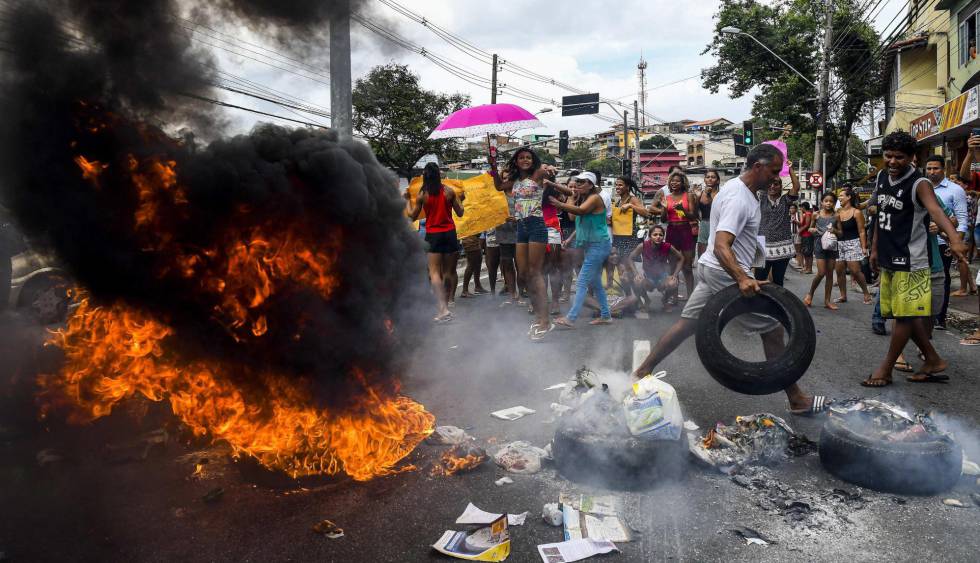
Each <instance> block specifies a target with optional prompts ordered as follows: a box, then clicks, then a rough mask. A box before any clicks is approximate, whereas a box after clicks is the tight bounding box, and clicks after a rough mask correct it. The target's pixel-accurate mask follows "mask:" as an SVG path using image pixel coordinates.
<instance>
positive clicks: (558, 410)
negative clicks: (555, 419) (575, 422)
mask: <svg viewBox="0 0 980 563" xmlns="http://www.w3.org/2000/svg"><path fill="white" fill-rule="evenodd" d="M570 410H572V407H570V406H568V405H562V404H559V403H551V412H553V413H555V414H556V415H558V416H561V415H563V414H565V413H566V412H568V411H570Z"/></svg>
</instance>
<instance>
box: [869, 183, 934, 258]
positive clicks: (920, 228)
mask: <svg viewBox="0 0 980 563" xmlns="http://www.w3.org/2000/svg"><path fill="white" fill-rule="evenodd" d="M921 181H925V182H929V180H928V179H926V178H924V177H923V176H922V174H921V173H919V171H918V170H916V169H915V167H913V166H909V167H908V169H907V170H906V171H905V174H903V175H902V176H901V177H900V178H899V179H898V180H895V181H893V180H892V179H891V177H890V176H889V175H888V170H887V169H886V170H882V171H881V172H879V173H878V181H877V182H876V185H875V194H876V197H875V203H876V204H877V205H878V217H877V219H878V264H879V265H880V266H881V267H882V268H885V269H886V270H893V271H900V272H914V271H916V270H922V269H924V268H928V267H929V239H928V226H929V212H928V211H927V210H926V208H925V207H923V206H922V203H921V202H919V198H918V197H916V195H915V186H916V184H918V183H919V182H921Z"/></svg>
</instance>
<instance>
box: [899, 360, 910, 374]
mask: <svg viewBox="0 0 980 563" xmlns="http://www.w3.org/2000/svg"><path fill="white" fill-rule="evenodd" d="M895 369H896V370H897V371H900V372H902V373H912V371H913V369H912V366H911V364H909V363H908V362H895Z"/></svg>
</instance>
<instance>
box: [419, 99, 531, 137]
mask: <svg viewBox="0 0 980 563" xmlns="http://www.w3.org/2000/svg"><path fill="white" fill-rule="evenodd" d="M532 127H544V124H543V123H541V122H540V121H538V119H537V118H536V117H534V115H532V114H531V112H529V111H527V110H526V109H524V108H522V107H520V106H515V105H514V104H487V105H485V106H476V107H475V108H465V109H461V110H459V111H457V112H455V113H453V114H452V115H450V116H449V117H447V118H446V119H443V120H442V123H440V124H439V126H438V127H436V129H435V131H433V132H432V134H431V135H429V138H430V139H448V138H451V137H463V138H467V137H478V136H480V135H486V134H496V133H510V132H512V131H517V130H518V129H530V128H532Z"/></svg>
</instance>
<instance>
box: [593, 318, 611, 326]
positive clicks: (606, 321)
mask: <svg viewBox="0 0 980 563" xmlns="http://www.w3.org/2000/svg"><path fill="white" fill-rule="evenodd" d="M612 322H613V321H612V319H611V318H608V317H599V318H598V319H592V320H591V321H589V324H590V325H611V324H612Z"/></svg>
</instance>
